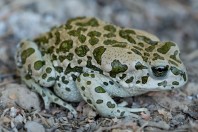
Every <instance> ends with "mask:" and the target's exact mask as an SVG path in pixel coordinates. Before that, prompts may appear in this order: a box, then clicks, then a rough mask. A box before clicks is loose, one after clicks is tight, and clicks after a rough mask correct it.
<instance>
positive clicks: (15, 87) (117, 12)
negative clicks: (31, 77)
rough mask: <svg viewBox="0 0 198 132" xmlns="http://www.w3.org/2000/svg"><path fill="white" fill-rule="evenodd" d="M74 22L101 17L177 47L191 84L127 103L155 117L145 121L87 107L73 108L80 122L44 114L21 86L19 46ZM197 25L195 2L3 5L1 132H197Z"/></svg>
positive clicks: (85, 0) (12, 1)
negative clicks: (16, 55) (16, 61)
mask: <svg viewBox="0 0 198 132" xmlns="http://www.w3.org/2000/svg"><path fill="white" fill-rule="evenodd" d="M76 16H94V17H98V18H100V19H102V20H104V21H107V22H111V23H113V24H116V25H119V26H123V27H131V28H138V29H142V30H145V31H148V32H150V33H153V34H155V35H157V36H158V37H159V38H160V39H161V40H162V41H166V40H171V41H174V42H176V43H177V44H178V45H179V47H180V49H181V58H182V60H183V62H184V64H185V65H186V67H187V70H188V75H189V81H188V83H187V84H186V85H185V86H184V87H183V88H181V89H180V90H175V91H167V92H150V93H148V94H145V95H141V96H138V97H133V98H126V99H124V100H126V101H128V102H129V103H131V104H132V105H133V107H147V108H148V109H149V111H150V113H151V114H150V115H146V114H143V113H142V114H141V117H142V119H141V120H137V119H133V118H130V117H127V118H124V119H116V118H114V119H108V118H102V117H100V116H99V115H98V114H97V113H96V112H95V111H93V110H92V109H91V108H90V107H89V106H88V105H87V104H85V103H84V102H81V103H74V104H72V105H73V106H74V107H75V108H76V109H77V111H78V113H79V115H78V118H77V119H76V118H73V117H72V115H71V113H70V112H68V111H67V110H65V109H63V108H61V107H59V106H56V105H52V106H51V109H50V110H44V109H43V103H42V100H41V99H40V97H39V96H38V95H37V94H35V93H34V92H31V91H30V90H29V89H27V88H26V87H25V86H24V85H21V83H20V78H19V77H18V76H17V74H16V66H15V64H14V52H15V50H16V44H17V43H18V42H19V41H20V40H21V39H24V38H25V39H27V38H30V39H31V38H34V37H36V36H38V35H39V34H40V33H43V32H46V31H48V30H49V29H50V28H51V27H53V26H55V25H60V24H62V23H65V22H66V21H67V20H68V19H69V18H73V17H76ZM197 23H198V1H197V0H174V1H173V0H166V1H165V0H152V1H148V0H138V1H137V0H64V1H63V0H56V1H50V0H42V1H41V0H28V1H27V0H20V1H19V0H18V1H17V0H1V1H0V93H1V94H0V115H1V116H0V131H14V132H17V131H32V132H34V131H37V132H40V131H41V132H42V131H56V132H59V131H65V130H66V131H78V132H80V131H98V132H99V131H104V130H107V131H116V132H117V131H193V132H196V131H198V121H197V120H198V107H197V106H198V105H197V104H198V87H197V86H198V81H197V79H198V70H197V69H198V24H197ZM117 100H118V101H120V99H117Z"/></svg>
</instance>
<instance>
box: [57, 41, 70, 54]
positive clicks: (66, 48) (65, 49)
mask: <svg viewBox="0 0 198 132" xmlns="http://www.w3.org/2000/svg"><path fill="white" fill-rule="evenodd" d="M72 48H73V41H72V40H65V41H63V42H62V43H61V44H60V47H59V51H62V52H64V53H66V52H69V50H70V49H72Z"/></svg>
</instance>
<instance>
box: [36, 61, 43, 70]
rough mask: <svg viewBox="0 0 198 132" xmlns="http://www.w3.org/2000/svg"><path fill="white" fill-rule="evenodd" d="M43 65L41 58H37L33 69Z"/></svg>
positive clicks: (38, 68)
mask: <svg viewBox="0 0 198 132" xmlns="http://www.w3.org/2000/svg"><path fill="white" fill-rule="evenodd" d="M43 65H45V62H44V61H41V60H38V61H36V62H35V63H34V69H35V70H40V69H41V67H42V66H43Z"/></svg>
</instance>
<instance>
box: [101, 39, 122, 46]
mask: <svg viewBox="0 0 198 132" xmlns="http://www.w3.org/2000/svg"><path fill="white" fill-rule="evenodd" d="M103 43H104V44H105V45H112V44H115V43H119V42H118V41H116V40H111V39H107V40H105V41H104V42H103Z"/></svg>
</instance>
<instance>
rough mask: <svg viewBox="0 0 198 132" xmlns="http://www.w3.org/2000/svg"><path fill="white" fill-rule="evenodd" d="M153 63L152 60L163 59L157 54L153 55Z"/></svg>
mask: <svg viewBox="0 0 198 132" xmlns="http://www.w3.org/2000/svg"><path fill="white" fill-rule="evenodd" d="M153 57H154V58H153V61H154V60H164V57H162V56H160V55H159V54H157V53H154V54H153Z"/></svg>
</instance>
